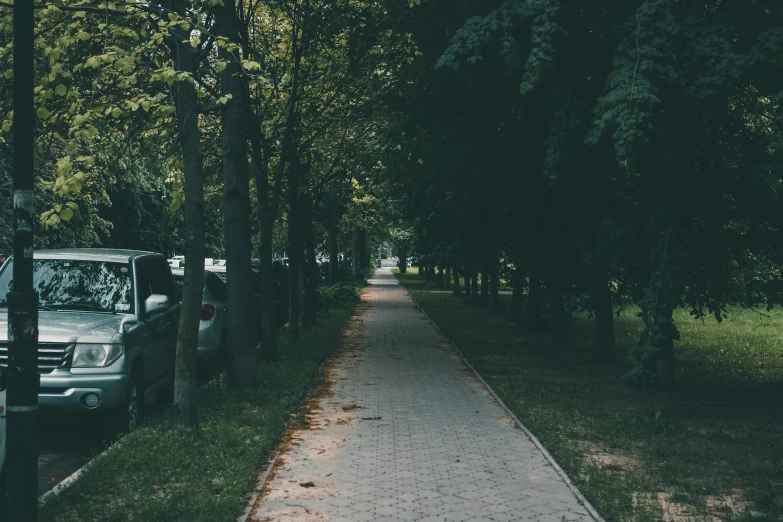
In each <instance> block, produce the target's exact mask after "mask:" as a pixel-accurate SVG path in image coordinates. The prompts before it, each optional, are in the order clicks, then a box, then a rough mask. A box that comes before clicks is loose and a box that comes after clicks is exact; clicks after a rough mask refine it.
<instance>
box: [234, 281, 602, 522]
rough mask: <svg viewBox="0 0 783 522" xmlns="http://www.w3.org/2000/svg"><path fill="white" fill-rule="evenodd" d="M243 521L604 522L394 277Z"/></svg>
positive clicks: (349, 339)
mask: <svg viewBox="0 0 783 522" xmlns="http://www.w3.org/2000/svg"><path fill="white" fill-rule="evenodd" d="M324 380H325V383H324V385H323V386H322V387H321V389H320V395H319V396H316V397H315V398H314V399H313V400H312V401H311V402H310V405H309V408H308V411H309V414H308V422H307V423H306V424H307V426H301V427H300V428H298V429H292V430H289V432H288V433H287V435H286V438H285V441H284V443H283V447H282V451H281V454H280V456H279V457H278V459H277V462H276V464H275V465H274V467H273V468H272V471H271V473H270V474H269V476H268V478H267V479H266V482H265V485H264V487H263V491H262V492H261V494H260V495H259V497H258V499H257V500H256V501H255V503H254V505H253V506H252V510H251V512H250V515H249V516H248V518H247V520H256V521H294V520H296V521H321V520H325V521H352V522H361V521H376V520H377V521H380V520H390V521H391V520H394V521H407V520H416V521H428V522H429V521H498V522H506V521H510V520H540V521H552V522H554V521H562V520H585V521H593V520H600V519H599V518H597V515H593V513H594V511H593V510H592V508H590V507H589V505H587V504H586V502H585V501H584V500H583V499H581V496H580V495H579V494H578V493H577V492H576V490H575V489H574V488H573V486H571V485H570V484H569V483H567V482H566V479H565V478H564V475H561V473H562V472H561V471H559V468H556V467H555V466H553V465H552V464H551V461H550V460H549V458H548V457H547V456H546V455H545V454H544V453H543V452H542V451H541V450H540V449H539V448H538V446H537V445H536V444H535V443H534V442H533V440H532V439H531V438H530V437H529V436H528V435H527V433H526V431H525V430H523V429H520V428H519V427H517V425H516V424H515V421H514V419H513V418H511V417H510V416H509V415H508V414H507V413H506V410H505V409H504V408H503V407H501V406H500V405H499V404H498V403H497V402H496V400H495V399H494V398H493V396H492V394H491V393H490V392H489V391H488V390H487V389H486V388H485V386H484V385H483V384H482V383H481V381H479V380H478V379H476V377H475V376H474V374H473V373H472V372H471V371H470V369H469V368H468V367H467V366H466V365H465V363H464V362H463V361H462V358H461V357H460V355H459V354H458V352H457V351H456V350H455V349H454V347H453V346H452V345H451V344H450V343H449V342H448V340H447V339H445V338H444V337H443V336H442V335H441V334H440V333H439V331H438V329H437V328H436V327H435V326H434V325H433V324H432V323H431V322H430V321H429V319H428V318H427V316H426V315H425V314H424V313H423V312H422V311H421V310H419V308H418V307H417V306H416V304H415V303H414V301H413V300H412V299H411V297H410V296H409V294H408V292H407V291H406V290H405V289H404V288H403V287H402V286H400V285H399V284H398V283H397V280H396V279H395V278H394V276H393V275H392V273H391V271H390V270H389V269H388V268H381V269H379V270H378V272H377V273H376V275H375V278H374V279H373V280H372V281H370V285H369V286H368V288H367V289H366V290H365V292H364V295H363V298H362V304H361V305H360V307H359V309H358V311H357V314H356V316H355V317H354V318H353V319H352V321H351V323H349V326H348V328H347V329H346V332H345V334H344V337H343V340H342V346H341V349H340V351H339V352H338V355H337V356H336V357H335V359H334V360H333V361H332V362H331V363H330V364H329V365H328V366H327V368H326V369H325V377H324Z"/></svg>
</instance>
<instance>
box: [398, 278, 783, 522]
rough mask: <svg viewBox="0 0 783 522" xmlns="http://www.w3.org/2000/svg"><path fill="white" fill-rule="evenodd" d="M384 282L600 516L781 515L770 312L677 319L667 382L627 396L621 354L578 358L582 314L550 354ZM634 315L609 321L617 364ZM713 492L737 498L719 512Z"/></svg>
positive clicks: (779, 419) (513, 331)
mask: <svg viewBox="0 0 783 522" xmlns="http://www.w3.org/2000/svg"><path fill="white" fill-rule="evenodd" d="M397 277H398V278H399V279H400V281H401V282H402V283H403V284H404V285H405V286H406V287H407V288H408V289H409V290H410V291H411V294H412V295H413V297H414V298H415V299H416V301H417V302H418V303H419V304H420V306H421V307H422V308H423V309H424V310H425V311H426V312H427V313H428V314H429V315H430V317H431V318H432V319H433V320H434V321H435V322H436V323H437V324H438V325H439V326H440V327H441V328H442V329H443V331H444V332H445V333H446V335H448V336H449V337H450V338H451V339H452V340H453V341H454V342H455V343H457V345H458V346H459V347H460V349H461V350H462V351H463V353H464V354H465V356H466V357H467V358H468V359H469V360H470V362H471V364H473V365H474V367H475V368H476V370H477V371H478V372H479V373H481V375H482V376H483V377H484V378H485V379H486V380H487V382H488V383H489V384H490V385H491V386H492V387H493V389H494V390H495V391H496V392H497V393H498V395H499V396H500V397H501V398H502V399H503V401H504V402H505V403H506V404H507V405H508V406H509V408H511V409H512V410H513V411H514V412H515V413H516V414H517V415H518V416H519V417H520V419H521V420H522V421H523V422H524V423H525V425H526V426H527V427H528V428H529V429H530V430H531V431H533V433H535V434H536V436H537V437H538V438H539V439H540V440H541V441H542V443H543V444H544V445H545V446H546V447H547V449H548V450H549V451H550V452H551V453H552V454H553V456H554V457H555V459H556V460H557V461H558V463H559V464H560V465H561V466H562V467H563V468H564V469H565V470H566V472H567V473H568V474H569V476H570V477H571V478H572V479H573V480H574V482H575V483H576V484H577V486H578V487H579V488H580V490H581V491H582V492H583V493H584V494H585V496H586V497H587V498H588V499H589V500H590V502H591V503H592V504H593V505H594V506H595V507H596V509H598V511H599V513H601V515H602V516H604V517H605V518H606V520H609V521H614V520H642V521H644V520H650V521H652V520H661V519H662V518H664V517H663V510H664V509H668V511H669V513H674V514H678V515H681V516H687V517H691V518H692V519H700V518H702V519H710V520H712V518H713V517H714V518H718V519H723V520H730V519H731V520H746V521H750V520H756V521H760V520H781V519H783V407H781V403H782V402H783V313H781V312H779V311H778V312H773V313H772V314H771V317H769V318H767V317H763V316H761V315H759V314H757V313H755V312H752V311H749V310H746V311H743V310H732V311H731V313H730V314H729V319H727V320H725V321H724V322H723V323H722V324H717V323H716V322H715V321H714V320H712V321H710V320H705V322H704V323H702V322H701V321H694V320H693V319H692V318H690V317H689V316H688V314H687V313H683V314H678V315H677V324H678V327H679V328H680V330H681V333H682V340H681V341H679V342H678V343H677V345H676V351H677V357H678V366H679V371H678V373H679V376H680V381H681V383H682V384H681V387H680V389H678V391H676V392H672V393H666V394H663V393H657V392H654V391H650V390H645V391H641V392H638V391H636V390H634V389H632V388H629V387H627V386H625V384H624V382H623V380H622V379H621V376H622V373H623V365H622V363H618V364H617V365H597V364H594V363H592V362H591V357H590V353H591V350H592V334H593V324H592V321H591V320H589V319H588V318H587V317H585V316H577V317H574V320H573V324H572V346H570V347H568V348H567V349H556V348H554V347H552V346H551V343H550V341H549V336H548V335H546V334H528V333H525V332H524V331H523V330H522V328H521V326H520V325H519V324H517V323H514V322H511V321H509V320H508V319H507V318H506V317H505V315H504V314H502V313H500V314H496V315H492V314H490V313H489V312H488V311H487V310H485V309H483V308H480V307H478V306H476V305H474V304H472V303H470V302H469V301H468V300H466V299H456V298H454V297H452V296H451V295H449V294H448V293H444V292H433V291H430V290H434V285H432V284H426V285H425V284H424V282H423V281H422V279H421V278H420V277H418V276H417V275H416V273H415V271H414V272H413V273H409V274H405V275H402V274H397ZM634 312H635V311H634V310H630V309H629V310H625V311H624V312H622V313H621V316H620V317H619V318H618V319H617V324H616V327H617V343H618V353H617V355H618V359H619V360H620V361H622V360H623V354H624V351H625V350H626V349H627V347H628V346H629V345H630V344H631V343H634V342H636V340H637V339H638V335H639V333H640V331H641V325H640V321H639V319H637V318H636V317H635V316H634V315H635V314H634ZM659 494H660V495H661V497H660V498H662V499H663V500H665V502H660V501H659V500H658V498H659ZM726 497H731V498H732V499H733V502H734V504H735V505H738V506H739V507H735V508H734V509H733V510H732V509H729V508H726V507H721V504H722V502H721V501H720V499H722V498H726ZM723 504H725V502H723Z"/></svg>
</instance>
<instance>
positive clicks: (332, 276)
mask: <svg viewBox="0 0 783 522" xmlns="http://www.w3.org/2000/svg"><path fill="white" fill-rule="evenodd" d="M330 192H331V197H330V198H329V284H330V285H334V284H336V283H337V281H339V279H340V272H339V269H340V261H339V257H340V251H339V249H338V247H337V234H338V230H337V191H336V190H335V184H334V183H331V186H330Z"/></svg>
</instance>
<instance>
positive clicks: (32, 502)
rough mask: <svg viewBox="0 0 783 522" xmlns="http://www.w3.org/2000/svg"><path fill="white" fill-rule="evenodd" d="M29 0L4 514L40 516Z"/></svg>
mask: <svg viewBox="0 0 783 522" xmlns="http://www.w3.org/2000/svg"><path fill="white" fill-rule="evenodd" d="M33 29H34V21H33V1H32V0H16V1H15V2H14V103H13V109H14V120H13V126H14V132H13V139H14V153H13V174H14V200H13V205H14V265H13V277H14V279H13V281H14V283H13V288H12V291H11V292H9V293H8V377H7V378H8V392H7V394H8V395H7V411H8V417H7V424H6V429H7V445H6V455H7V457H6V460H7V472H8V474H7V480H6V484H7V487H6V490H7V498H6V500H7V514H8V520H9V522H17V521H18V522H22V521H24V522H34V521H36V520H37V519H38V384H39V381H40V377H39V375H38V294H37V293H36V292H35V291H34V290H33V214H34V209H33V201H34V198H33V175H34V173H33V150H34V139H35V136H34V130H35V108H34V106H33V89H34V87H35V84H34V68H33Z"/></svg>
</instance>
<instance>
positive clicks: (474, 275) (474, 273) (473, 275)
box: [470, 265, 479, 303]
mask: <svg viewBox="0 0 783 522" xmlns="http://www.w3.org/2000/svg"><path fill="white" fill-rule="evenodd" d="M470 295H471V298H472V299H473V301H475V302H477V303H478V302H479V283H478V268H476V266H475V265H473V266H471V270H470Z"/></svg>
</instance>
